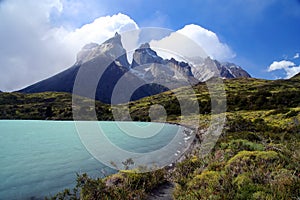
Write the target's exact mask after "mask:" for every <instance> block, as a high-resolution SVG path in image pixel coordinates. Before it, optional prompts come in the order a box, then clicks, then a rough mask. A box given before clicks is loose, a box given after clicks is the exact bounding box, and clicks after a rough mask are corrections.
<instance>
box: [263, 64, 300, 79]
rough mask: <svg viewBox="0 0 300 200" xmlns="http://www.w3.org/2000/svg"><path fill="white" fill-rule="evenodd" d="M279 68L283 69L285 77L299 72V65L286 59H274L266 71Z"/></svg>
mask: <svg viewBox="0 0 300 200" xmlns="http://www.w3.org/2000/svg"><path fill="white" fill-rule="evenodd" d="M279 69H283V70H284V71H285V73H286V77H285V78H291V77H293V76H294V75H296V74H298V73H299V72H300V66H296V64H295V63H293V62H291V61H288V60H282V61H274V62H273V63H272V64H271V65H270V66H269V68H268V71H269V72H271V71H275V70H279Z"/></svg>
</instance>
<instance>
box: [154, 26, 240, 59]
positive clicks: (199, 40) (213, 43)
mask: <svg viewBox="0 0 300 200" xmlns="http://www.w3.org/2000/svg"><path fill="white" fill-rule="evenodd" d="M179 35H182V36H179ZM184 37H187V38H185V39H184ZM178 38H181V39H180V41H179V40H178ZM188 38H189V39H190V40H192V41H193V42H191V41H190V42H189V44H191V45H192V46H189V47H186V48H185V49H181V48H182V47H183V46H187V45H186V43H185V42H186V41H188ZM192 43H194V44H192ZM183 44H185V45H183ZM195 45H197V46H198V47H195ZM151 46H156V47H161V48H168V47H169V48H170V47H171V48H170V49H172V46H177V48H175V49H180V51H181V52H180V53H182V55H183V56H187V55H190V57H195V56H200V57H202V56H203V55H204V54H206V55H208V56H210V57H211V58H213V59H217V60H221V61H224V60H228V59H231V58H233V57H235V54H234V53H233V52H232V50H231V49H230V48H229V46H228V45H227V44H225V43H222V42H221V41H220V40H219V38H218V36H217V35H216V33H214V32H212V31H210V30H207V29H205V28H203V27H201V26H199V25H195V24H190V25H186V26H185V27H184V28H182V29H180V30H178V31H176V33H173V34H171V35H170V36H167V37H165V38H163V39H162V40H160V41H152V42H151ZM195 48H196V49H198V51H196V50H195ZM201 48H202V49H203V50H204V52H205V53H203V52H199V49H201ZM173 49H174V48H173Z"/></svg>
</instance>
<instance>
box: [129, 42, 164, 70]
mask: <svg viewBox="0 0 300 200" xmlns="http://www.w3.org/2000/svg"><path fill="white" fill-rule="evenodd" d="M162 62H163V59H162V58H161V57H159V56H158V55H157V53H156V52H155V51H154V50H152V49H151V48H150V45H149V43H145V44H142V45H141V46H140V47H139V48H138V49H136V50H135V52H134V54H133V60H132V64H131V68H135V67H137V66H140V65H145V64H149V63H158V64H161V63H162Z"/></svg>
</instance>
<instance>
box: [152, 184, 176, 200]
mask: <svg viewBox="0 0 300 200" xmlns="http://www.w3.org/2000/svg"><path fill="white" fill-rule="evenodd" d="M173 190H174V184H173V183H170V182H168V183H165V184H163V185H161V186H160V187H159V188H157V189H155V190H153V191H152V192H151V194H150V195H149V196H148V198H147V200H173V197H172V193H173Z"/></svg>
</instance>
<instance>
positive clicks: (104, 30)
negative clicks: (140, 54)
mask: <svg viewBox="0 0 300 200" xmlns="http://www.w3.org/2000/svg"><path fill="white" fill-rule="evenodd" d="M64 7H65V6H64V5H62V3H61V2H60V1H59V0H55V1H52V0H46V1H34V0H28V1H20V0H10V1H0V27H1V30H2V31H0V43H1V48H0V66H1V73H0V90H4V91H13V90H16V89H20V88H23V87H24V86H26V85H29V84H32V83H34V82H37V81H39V80H42V79H44V78H47V77H49V76H52V75H54V74H55V73H57V72H59V71H62V70H64V69H65V68H67V67H69V66H71V65H72V64H73V63H75V56H76V53H77V52H78V51H79V50H80V49H81V47H82V46H83V45H84V44H86V43H89V42H97V43H101V42H103V41H104V40H105V39H107V38H109V37H112V36H113V35H114V33H115V32H117V31H118V32H122V31H127V30H130V29H136V28H137V25H136V23H135V22H134V21H133V20H132V19H130V17H128V16H126V15H124V14H117V15H113V16H106V17H100V18H98V19H95V20H94V21H93V22H92V23H90V24H86V25H84V26H82V27H80V28H77V29H75V30H70V27H63V26H61V27H53V25H52V24H51V13H52V12H54V11H55V12H56V14H57V13H63V12H64Z"/></svg>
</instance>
